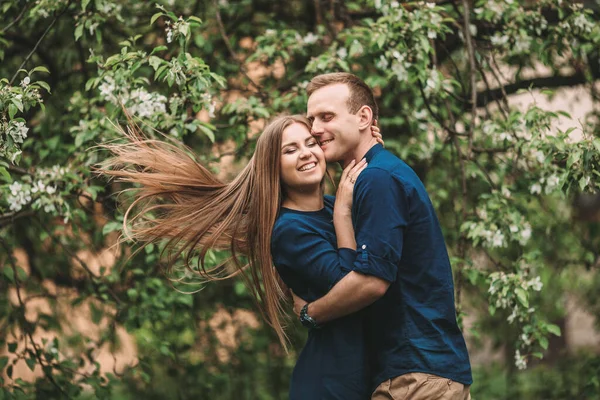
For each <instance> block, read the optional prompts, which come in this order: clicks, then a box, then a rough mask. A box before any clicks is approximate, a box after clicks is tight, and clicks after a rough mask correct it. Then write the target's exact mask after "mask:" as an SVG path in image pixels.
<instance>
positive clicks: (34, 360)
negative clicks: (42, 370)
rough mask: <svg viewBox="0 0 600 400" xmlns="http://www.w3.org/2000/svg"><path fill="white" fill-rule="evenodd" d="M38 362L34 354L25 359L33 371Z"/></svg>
mask: <svg viewBox="0 0 600 400" xmlns="http://www.w3.org/2000/svg"><path fill="white" fill-rule="evenodd" d="M36 362H37V360H36V359H35V357H34V356H31V357H29V358H28V359H27V360H25V363H26V364H27V366H28V367H29V369H30V370H31V371H32V372H33V370H34V369H35V363H36Z"/></svg>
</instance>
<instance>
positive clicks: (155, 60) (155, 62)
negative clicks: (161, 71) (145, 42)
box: [148, 56, 163, 71]
mask: <svg viewBox="0 0 600 400" xmlns="http://www.w3.org/2000/svg"><path fill="white" fill-rule="evenodd" d="M162 62H163V60H162V58H160V57H156V56H150V58H149V59H148V63H149V64H150V66H151V67H152V68H154V71H156V70H157V69H158V67H160V65H161V64H162Z"/></svg>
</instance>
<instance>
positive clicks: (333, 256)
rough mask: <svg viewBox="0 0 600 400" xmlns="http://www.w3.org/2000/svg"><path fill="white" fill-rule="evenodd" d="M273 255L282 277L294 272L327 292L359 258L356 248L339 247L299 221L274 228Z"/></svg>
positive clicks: (313, 285) (323, 291)
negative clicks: (357, 257)
mask: <svg viewBox="0 0 600 400" xmlns="http://www.w3.org/2000/svg"><path fill="white" fill-rule="evenodd" d="M271 254H272V258H273V263H274V264H275V267H276V268H277V270H278V271H279V272H280V274H281V275H282V277H284V276H287V275H288V274H289V273H290V272H292V273H293V274H294V275H296V276H299V277H300V278H301V279H304V280H305V281H307V282H310V285H311V286H312V287H315V288H316V289H318V290H319V291H321V292H322V293H323V294H324V293H327V292H328V291H329V289H331V287H332V286H333V285H335V284H336V283H337V282H338V281H339V280H340V279H342V278H343V277H344V276H345V275H346V274H347V273H348V272H350V270H351V269H352V264H353V263H354V260H355V258H356V252H355V251H354V250H352V249H345V248H343V249H339V250H338V249H336V247H335V246H334V245H333V244H332V243H330V242H329V241H328V240H327V239H326V238H325V237H323V236H322V235H320V234H319V233H318V232H317V231H316V230H314V229H311V228H310V227H308V226H304V225H302V224H300V223H298V221H294V222H291V221H290V222H289V223H285V224H282V226H279V227H277V228H276V229H275V230H274V231H273V240H272V246H271Z"/></svg>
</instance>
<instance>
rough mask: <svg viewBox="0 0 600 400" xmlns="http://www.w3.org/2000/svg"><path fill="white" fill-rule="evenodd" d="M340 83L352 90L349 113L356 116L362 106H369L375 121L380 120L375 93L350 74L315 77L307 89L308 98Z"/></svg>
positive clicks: (337, 73)
mask: <svg viewBox="0 0 600 400" xmlns="http://www.w3.org/2000/svg"><path fill="white" fill-rule="evenodd" d="M338 83H341V84H344V85H347V86H348V89H349V90H350V96H348V111H349V112H351V113H352V114H356V113H357V112H358V110H360V108H361V107H362V106H369V107H370V108H371V110H372V111H373V119H377V118H378V116H379V107H377V102H376V101H375V96H374V95H373V91H372V90H371V88H370V87H369V85H367V84H366V83H365V82H364V81H363V80H362V79H360V78H359V77H358V76H356V75H353V74H350V73H348V72H333V73H330V74H322V75H317V76H315V77H314V78H312V80H311V81H310V83H309V84H308V87H307V88H306V91H307V93H308V97H310V96H311V95H312V94H313V93H314V92H315V91H317V90H319V89H321V88H324V87H325V86H330V85H336V84H338Z"/></svg>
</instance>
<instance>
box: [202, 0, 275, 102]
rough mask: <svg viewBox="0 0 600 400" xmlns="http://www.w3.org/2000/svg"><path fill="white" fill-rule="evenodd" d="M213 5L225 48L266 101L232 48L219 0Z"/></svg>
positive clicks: (258, 86) (263, 95)
mask: <svg viewBox="0 0 600 400" xmlns="http://www.w3.org/2000/svg"><path fill="white" fill-rule="evenodd" d="M213 4H214V6H215V13H216V16H217V25H218V26H219V32H220V33H221V37H222V38H223V41H224V42H225V46H226V47H227V50H228V51H229V54H231V57H232V58H233V59H234V60H235V62H236V63H237V64H238V66H239V67H240V71H241V72H242V74H244V76H245V77H246V78H247V79H248V81H250V84H252V86H254V87H255V88H256V90H258V93H259V95H260V96H261V97H262V98H263V100H264V99H265V98H266V95H265V94H264V93H263V91H262V87H261V86H260V85H259V84H257V83H256V82H254V80H253V79H252V78H251V77H250V76H249V75H248V71H247V70H246V67H245V66H244V64H243V62H242V61H241V60H240V59H239V57H238V55H237V54H236V53H235V51H234V50H233V47H231V43H229V37H228V36H227V32H225V26H224V25H223V20H222V19H221V12H220V11H219V4H218V3H217V0H214V1H213Z"/></svg>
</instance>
